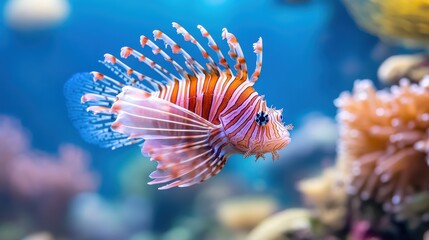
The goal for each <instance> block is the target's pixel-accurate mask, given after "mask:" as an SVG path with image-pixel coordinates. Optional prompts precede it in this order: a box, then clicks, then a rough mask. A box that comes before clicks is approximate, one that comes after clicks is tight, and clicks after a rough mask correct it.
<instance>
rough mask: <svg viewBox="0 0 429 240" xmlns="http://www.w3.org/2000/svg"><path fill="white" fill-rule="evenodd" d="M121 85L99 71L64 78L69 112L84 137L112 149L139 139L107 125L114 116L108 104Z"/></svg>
mask: <svg viewBox="0 0 429 240" xmlns="http://www.w3.org/2000/svg"><path fill="white" fill-rule="evenodd" d="M123 86H124V84H123V83H121V82H119V81H116V80H114V79H112V78H109V77H107V76H104V75H103V74H101V73H98V72H92V73H77V74H75V75H74V76H72V77H71V78H70V79H69V80H68V81H67V83H66V84H65V87H64V95H65V97H66V100H67V107H68V112H69V116H70V118H71V120H72V122H73V124H74V126H75V127H76V128H77V129H78V130H79V132H80V134H81V135H82V137H83V138H84V140H85V141H87V142H89V143H92V144H97V145H99V146H101V147H104V148H112V149H115V148H118V147H122V146H126V145H131V144H135V143H139V142H141V141H142V140H141V139H131V138H129V137H128V136H127V135H124V134H121V133H118V132H114V131H112V129H111V127H110V126H111V124H112V123H113V121H114V120H115V119H116V114H114V113H112V112H111V111H110V107H111V106H112V104H113V102H114V101H115V99H116V95H117V94H119V93H120V92H121V89H122V87H123Z"/></svg>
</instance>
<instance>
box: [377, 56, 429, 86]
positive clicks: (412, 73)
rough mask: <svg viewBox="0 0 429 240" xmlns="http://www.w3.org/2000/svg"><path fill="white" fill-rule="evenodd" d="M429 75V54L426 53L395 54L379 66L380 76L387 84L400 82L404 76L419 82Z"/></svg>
mask: <svg viewBox="0 0 429 240" xmlns="http://www.w3.org/2000/svg"><path fill="white" fill-rule="evenodd" d="M426 75H429V56H428V55H426V54H409V55H395V56H391V57H389V58H387V59H386V60H385V61H384V62H383V63H382V64H381V66H380V67H379V68H378V78H379V79H380V81H382V82H383V83H386V84H398V83H399V80H401V79H402V78H407V79H409V80H410V81H412V82H419V81H420V80H422V79H423V78H424V77H425V76H426Z"/></svg>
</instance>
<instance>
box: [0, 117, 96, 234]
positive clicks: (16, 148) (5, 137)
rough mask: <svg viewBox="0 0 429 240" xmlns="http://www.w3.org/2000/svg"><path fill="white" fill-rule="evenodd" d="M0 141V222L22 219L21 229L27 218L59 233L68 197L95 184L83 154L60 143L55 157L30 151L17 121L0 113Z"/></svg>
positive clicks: (41, 226)
mask: <svg viewBox="0 0 429 240" xmlns="http://www.w3.org/2000/svg"><path fill="white" fill-rule="evenodd" d="M0 141H1V144H0V156H1V158H0V198H1V199H2V205H1V206H0V211H2V213H3V214H2V215H1V218H0V222H1V223H2V224H6V223H7V222H8V221H10V220H12V219H15V220H14V222H15V223H18V222H20V221H22V222H23V225H24V227H23V228H24V230H23V231H24V232H26V230H25V228H26V227H25V226H27V225H28V224H27V223H26V222H28V221H29V222H32V223H33V224H31V225H32V226H33V227H34V226H36V229H38V228H40V229H43V230H49V231H52V232H54V233H55V234H60V233H61V232H63V231H64V227H65V226H64V225H63V224H64V221H63V220H64V216H65V215H66V212H67V208H68V203H69V201H70V199H71V198H72V197H74V196H75V195H76V194H77V193H79V192H83V191H91V190H94V189H95V188H96V187H97V182H98V178H97V176H95V175H94V174H93V173H91V172H89V171H88V169H87V165H88V157H87V155H86V153H85V152H83V151H82V150H81V149H79V148H77V147H75V146H72V145H63V146H61V147H60V150H59V156H51V155H49V154H47V153H43V152H41V151H38V150H34V149H32V148H30V145H29V142H30V141H29V137H28V135H27V134H26V133H25V131H24V130H23V128H22V127H21V126H20V124H19V122H18V121H17V120H15V119H13V118H10V117H6V116H0ZM19 209H25V210H26V211H24V212H21V211H18V210H19ZM21 237H22V236H21ZM0 238H2V236H0Z"/></svg>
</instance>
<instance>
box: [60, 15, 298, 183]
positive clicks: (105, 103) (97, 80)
mask: <svg viewBox="0 0 429 240" xmlns="http://www.w3.org/2000/svg"><path fill="white" fill-rule="evenodd" d="M173 27H175V28H176V29H177V32H178V33H179V34H182V35H183V37H184V39H185V41H190V42H191V43H192V44H194V45H196V46H197V47H198V49H199V50H200V52H201V54H202V56H203V58H204V59H206V60H207V63H206V68H204V67H203V66H202V65H201V64H199V63H198V62H197V61H196V60H195V59H194V58H192V57H191V56H190V55H189V54H188V53H187V52H186V51H185V50H184V49H182V48H181V47H180V46H179V45H178V44H177V43H176V42H174V41H173V40H172V39H171V38H169V37H168V36H167V35H165V34H164V33H162V32H161V31H158V30H155V31H154V37H155V39H161V40H162V41H164V43H165V44H166V46H169V47H170V48H171V50H172V52H173V53H175V54H180V55H182V56H183V57H184V59H185V63H186V66H187V68H188V70H189V71H187V70H185V69H184V68H183V67H182V66H181V65H180V64H179V63H177V62H176V61H175V60H174V59H173V58H172V57H170V56H169V55H168V54H167V53H165V52H164V51H163V50H162V49H161V48H159V47H158V46H157V45H156V44H155V43H154V42H152V41H151V40H149V39H148V38H147V37H145V36H142V37H141V38H140V43H141V45H142V47H145V46H148V47H150V48H151V49H152V53H153V54H155V55H156V54H160V55H162V56H163V57H164V59H165V60H166V61H167V62H169V63H171V64H172V65H173V67H174V68H175V70H176V71H177V73H178V74H179V76H177V75H174V74H173V73H170V72H169V71H167V70H166V69H165V68H164V67H162V66H160V65H158V64H157V63H155V62H154V61H152V60H151V59H149V58H148V57H147V56H145V55H143V54H142V53H140V52H138V51H136V50H134V49H132V48H130V47H123V48H122V49H121V57H122V58H128V57H129V56H133V57H135V58H136V59H138V60H139V61H140V62H143V63H144V64H146V65H148V66H150V67H151V68H152V69H153V70H154V71H155V72H156V73H158V74H159V76H161V77H162V78H163V80H161V81H160V80H157V79H153V78H150V77H148V76H146V75H144V74H142V73H140V72H137V71H136V70H134V69H132V68H130V67H129V66H128V65H126V64H125V63H123V62H122V61H121V60H119V59H117V58H116V57H114V56H113V55H111V54H106V55H105V60H104V62H103V64H104V65H105V66H106V67H108V68H109V69H110V70H112V71H113V72H114V73H115V74H116V75H117V76H118V77H119V79H118V80H115V79H113V78H110V77H108V76H106V75H104V74H101V73H98V72H93V73H92V75H93V78H94V81H93V82H92V83H91V82H90V81H89V80H88V77H87V75H79V76H76V77H75V78H74V79H72V80H71V83H70V84H69V85H70V87H68V88H70V89H71V90H70V92H71V93H72V94H73V95H75V94H76V93H78V94H79V93H82V94H83V96H82V97H81V98H80V103H82V104H81V105H80V106H79V104H78V103H76V101H75V100H73V99H74V98H72V100H71V101H74V102H72V105H71V109H72V110H73V111H72V114H73V115H72V116H73V118H75V119H76V120H77V122H78V124H77V127H78V128H79V129H80V130H81V132H82V131H83V135H84V136H85V139H89V141H90V142H94V143H97V144H99V145H101V146H105V147H111V148H117V147H122V146H126V145H131V144H135V143H142V142H143V146H142V153H143V154H145V155H148V156H150V157H151V159H152V160H155V161H157V162H158V167H157V170H156V171H154V172H153V173H152V174H151V175H150V177H151V178H153V179H154V180H153V181H151V182H150V183H151V184H157V183H166V182H169V181H173V182H171V183H169V184H168V185H166V186H164V187H162V189H164V188H170V187H176V186H179V187H185V186H190V185H193V184H196V183H199V182H202V181H205V180H206V179H208V178H210V177H211V176H214V175H215V174H217V173H218V172H219V171H220V170H221V169H222V168H223V166H224V165H225V163H226V161H227V159H228V157H229V156H230V155H231V154H236V153H239V154H244V156H245V157H247V156H250V155H256V158H259V157H264V154H265V153H272V157H273V159H278V158H279V156H278V154H277V150H279V149H281V148H283V147H285V146H286V145H287V144H288V143H289V142H290V138H289V132H288V130H290V129H291V127H290V126H289V125H288V126H285V125H284V124H283V122H282V110H276V109H272V108H268V107H267V106H266V102H265V101H264V100H263V96H259V95H258V93H257V92H256V91H255V89H254V88H253V85H254V83H255V82H256V81H257V79H258V77H259V75H260V70H261V67H262V40H261V39H259V41H258V42H257V43H255V44H254V46H253V47H254V51H255V53H256V55H257V62H256V68H255V72H254V73H253V74H252V76H251V78H250V79H249V78H248V73H247V65H246V61H245V58H244V56H243V52H242V50H241V47H240V45H239V43H238V41H237V39H236V38H235V36H234V35H232V34H231V33H229V32H228V31H227V30H226V29H224V30H223V32H222V37H223V38H224V39H227V43H228V45H229V47H230V50H229V52H228V55H229V57H230V58H231V59H232V60H235V65H234V69H235V70H236V74H234V73H233V70H232V69H231V68H230V67H229V64H228V61H227V60H226V59H225V57H224V55H223V54H222V52H221V51H220V49H219V47H218V46H217V44H216V43H215V42H214V39H213V38H212V37H211V36H210V34H209V33H208V32H207V30H205V29H204V28H203V27H202V26H198V28H199V29H200V31H201V33H202V36H203V37H205V38H207V40H208V45H209V46H210V48H211V49H212V50H213V51H215V52H216V55H217V57H218V59H219V65H218V64H216V63H215V62H214V60H213V59H212V58H211V57H210V55H209V54H208V52H207V51H206V50H205V49H204V48H203V47H202V46H201V45H200V44H199V43H198V41H196V39H195V38H194V37H193V36H192V35H190V34H189V33H188V32H187V31H186V30H185V29H184V28H182V27H181V26H180V25H178V24H176V23H173ZM220 66H222V67H223V68H224V69H221V68H220ZM135 77H136V78H135ZM82 108H83V109H86V111H88V112H90V113H91V114H88V115H82V114H80V113H76V112H74V111H75V110H76V109H77V110H79V109H82Z"/></svg>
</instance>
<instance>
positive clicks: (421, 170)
mask: <svg viewBox="0 0 429 240" xmlns="http://www.w3.org/2000/svg"><path fill="white" fill-rule="evenodd" d="M335 104H336V106H337V107H338V109H339V110H338V115H337V120H338V121H339V124H340V142H339V149H338V153H339V159H342V161H345V162H346V163H347V164H346V165H347V166H348V167H349V168H348V169H349V174H350V176H351V177H350V179H349V181H348V183H347V185H348V192H349V193H351V194H355V195H358V196H359V197H360V199H361V200H373V201H375V202H376V203H379V204H383V207H384V210H385V211H388V212H389V211H392V210H393V209H394V208H395V207H396V206H399V205H401V204H403V203H404V202H406V199H407V198H408V197H410V196H413V195H416V194H419V193H422V192H426V191H427V190H428V187H429V166H428V160H429V157H428V153H429V135H428V134H429V131H428V127H429V78H426V79H423V80H422V81H420V83H418V84H410V82H409V81H408V80H405V79H403V80H401V81H400V83H399V86H396V85H395V86H392V87H391V88H390V89H387V90H382V91H377V90H376V89H375V87H374V86H373V84H372V83H371V82H370V81H369V80H362V81H356V82H355V85H354V89H353V92H352V93H347V92H346V93H342V94H341V96H340V97H339V98H338V99H337V100H336V101H335Z"/></svg>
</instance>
